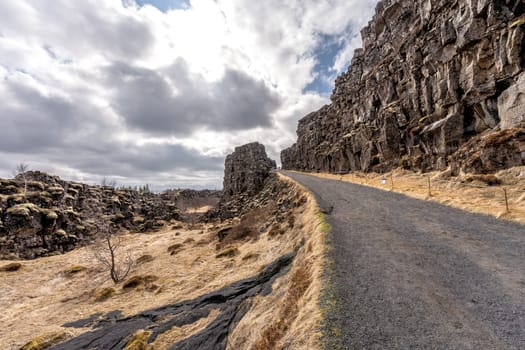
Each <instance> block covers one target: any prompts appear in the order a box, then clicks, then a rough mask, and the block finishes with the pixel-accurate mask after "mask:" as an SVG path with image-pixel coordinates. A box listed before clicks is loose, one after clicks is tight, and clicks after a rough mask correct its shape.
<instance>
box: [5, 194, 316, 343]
mask: <svg viewBox="0 0 525 350" xmlns="http://www.w3.org/2000/svg"><path fill="white" fill-rule="evenodd" d="M294 186H295V187H294V190H295V191H297V193H298V194H299V195H303V194H304V193H305V192H303V190H302V189H300V188H299V186H298V185H294ZM305 195H306V196H307V198H308V200H307V203H306V204H305V205H304V206H301V207H299V208H296V209H294V215H296V218H295V219H294V220H292V221H290V222H289V223H288V225H290V224H292V225H293V228H290V227H286V226H285V227H286V229H285V230H284V231H285V232H284V233H283V234H282V235H277V236H275V237H270V235H269V234H268V233H264V234H261V235H260V236H259V237H257V238H253V237H249V238H247V239H245V240H242V241H239V242H233V243H232V244H230V246H229V247H225V248H221V250H217V239H216V232H217V230H218V229H219V228H220V227H211V226H210V225H208V226H206V225H201V224H198V225H192V228H193V229H189V228H188V226H185V225H184V228H182V229H181V228H180V226H181V225H173V226H174V227H178V229H177V230H165V231H161V232H155V233H148V234H125V235H123V236H122V238H123V242H124V243H125V247H126V249H129V250H130V251H132V252H133V256H134V259H139V258H142V259H141V263H140V264H136V265H135V266H134V268H133V271H132V273H131V274H130V277H128V279H130V278H136V279H137V278H138V279H141V281H142V280H144V281H146V279H145V277H144V276H146V277H148V276H149V277H155V278H150V279H148V281H150V280H151V283H149V282H148V283H146V282H147V281H146V282H144V283H138V284H136V285H134V288H128V289H124V288H122V286H123V284H124V283H125V281H124V282H123V283H120V284H118V285H114V284H113V282H112V281H111V280H110V279H109V274H108V273H107V271H104V270H103V269H101V268H100V267H99V266H98V264H97V262H96V260H95V259H94V258H93V257H92V253H90V251H89V249H87V248H81V249H77V250H75V251H72V252H69V253H66V254H64V255H57V256H52V257H45V258H40V259H36V260H29V261H24V262H23V268H22V269H20V270H18V271H14V272H2V273H0V285H2V293H1V294H0V305H2V306H3V307H2V311H3V312H2V314H0V324H2V327H1V328H0V348H2V349H4V348H5V349H10V348H20V347H21V346H22V345H24V344H26V343H28V342H29V341H31V340H32V339H34V338H35V337H37V336H39V335H42V334H50V333H53V332H55V333H56V332H63V331H64V328H63V327H61V325H62V324H64V323H67V322H72V321H75V320H79V319H83V318H86V317H88V316H90V315H92V314H94V313H106V312H109V311H113V310H122V312H123V313H124V314H125V315H132V314H135V313H138V312H140V311H143V310H145V309H150V308H155V307H159V306H162V305H166V304H170V303H175V302H178V301H182V300H186V299H192V298H195V297H197V296H200V295H203V294H205V293H209V292H211V291H213V290H216V289H219V288H221V287H223V286H226V285H228V284H231V283H233V282H235V281H238V280H241V279H244V278H247V277H250V276H253V275H254V274H256V273H258V272H259V271H261V270H262V269H263V268H264V266H266V265H268V264H269V263H271V262H272V261H274V260H275V259H276V258H278V257H280V256H281V255H283V254H285V253H288V252H290V251H294V250H295V251H296V252H297V257H296V259H295V261H294V264H293V266H292V269H291V273H289V274H286V275H284V276H282V277H280V278H278V279H277V280H276V282H275V283H274V286H273V287H274V292H273V293H272V294H270V295H268V296H265V297H257V298H255V300H254V303H253V308H252V309H251V310H250V311H249V312H248V314H247V315H246V316H245V318H243V320H242V321H241V323H240V324H239V325H238V327H237V328H236V329H235V330H234V331H233V332H232V334H231V336H230V343H231V344H237V346H230V348H231V349H249V348H251V346H252V345H253V344H255V343H256V342H257V341H262V340H261V339H263V338H264V337H267V336H268V333H269V332H270V330H269V329H270V327H272V326H273V325H275V324H277V322H278V319H277V318H276V317H277V316H279V317H281V318H282V317H286V321H287V323H286V328H281V331H280V333H279V334H278V337H276V339H274V344H278V346H280V345H279V344H290V343H292V344H294V345H293V348H294V349H315V348H317V341H318V337H319V335H318V334H317V332H316V330H317V325H318V322H319V320H320V313H319V311H318V306H317V300H318V297H319V291H320V282H319V281H320V276H321V271H322V263H323V254H324V233H323V232H322V230H321V228H320V226H321V224H320V222H319V219H318V218H317V216H316V214H317V210H318V209H317V207H316V203H315V200H314V199H313V198H312V196H310V195H309V194H305ZM238 221H239V220H236V221H235V222H238ZM228 224H229V223H224V225H228ZM285 225H286V224H285ZM221 227H222V226H221ZM179 244H180V245H181V246H180V248H178V249H177V253H176V254H174V255H171V254H170V253H171V252H170V251H168V248H169V247H172V246H174V245H179ZM228 248H232V249H233V250H234V251H235V252H236V254H232V255H228V254H227V255H225V256H222V257H220V258H217V257H216V256H217V255H218V254H220V253H221V251H223V250H222V249H228ZM144 256H149V257H148V258H147V259H145V258H143V257H144ZM150 257H151V258H152V259H151V258H150ZM11 262H12V261H4V262H2V264H0V265H5V264H9V263H11ZM135 276H139V277H135ZM294 276H295V277H294ZM297 276H303V277H304V276H307V277H306V278H305V281H308V283H306V284H298V283H297ZM294 278H295V282H294V283H291V282H293V281H294ZM301 278H302V277H301ZM153 279H154V281H153ZM151 284H154V285H155V286H154V287H155V288H152V286H151ZM290 286H292V287H290ZM107 291H111V292H109V293H108V292H107ZM101 294H104V296H103V297H101ZM283 295H284V296H285V297H284V298H283ZM283 310H288V311H289V312H283ZM216 315H217V312H216V311H213V312H211V313H210V315H209V316H208V317H207V318H205V319H201V320H199V321H197V322H196V323H195V324H192V325H186V326H184V327H181V328H176V329H175V328H174V329H172V330H170V331H168V332H166V333H165V334H163V335H162V336H160V337H158V338H157V340H156V341H155V343H154V344H153V346H152V347H151V348H152V349H165V348H167V347H168V344H172V343H173V342H175V341H177V340H180V339H183V338H185V337H188V336H189V335H191V334H193V333H195V332H197V331H199V330H201V329H203V328H204V327H205V326H206V325H207V324H209V322H211V321H212V320H213V319H214V318H215V316H216ZM67 331H68V332H70V334H71V336H74V335H77V334H79V333H82V332H85V331H86V329H67ZM265 332H266V334H265Z"/></svg>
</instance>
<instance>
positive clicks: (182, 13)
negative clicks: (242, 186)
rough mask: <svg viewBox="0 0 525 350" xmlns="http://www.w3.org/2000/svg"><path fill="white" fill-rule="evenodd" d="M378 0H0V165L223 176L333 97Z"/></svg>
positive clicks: (199, 182) (198, 179)
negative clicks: (240, 150)
mask: <svg viewBox="0 0 525 350" xmlns="http://www.w3.org/2000/svg"><path fill="white" fill-rule="evenodd" d="M376 2H377V1H376V0H286V1H282V0H264V1H254V0H188V1H186V0H82V1H78V0H16V1H0V100H1V101H2V103H0V157H1V158H0V159H1V161H0V177H11V176H12V171H13V169H15V167H16V165H17V164H19V163H26V164H28V165H29V168H30V169H34V170H43V171H47V172H50V173H53V174H57V175H59V176H61V177H63V178H65V179H69V180H78V181H85V182H88V183H100V181H101V180H102V179H103V178H107V179H111V180H114V181H116V182H117V183H118V184H121V185H128V184H129V185H138V184H145V183H148V184H150V186H152V187H153V188H155V189H162V188H167V187H192V188H220V187H221V186H222V171H223V165H224V157H225V155H227V154H229V153H231V152H232V151H233V148H234V147H235V146H238V145H241V144H244V143H247V142H252V141H260V142H262V143H264V144H265V145H266V148H267V151H268V153H269V154H270V156H271V157H272V158H274V159H278V157H279V152H280V150H281V149H283V148H285V147H288V146H290V145H291V144H292V143H293V142H294V140H295V129H296V123H297V121H298V120H299V119H300V118H301V117H303V116H304V115H306V114H307V113H309V112H311V111H313V110H315V109H317V108H319V107H321V106H322V105H323V104H325V103H328V101H329V95H330V92H331V90H332V87H333V80H334V78H335V77H336V76H337V74H339V73H341V72H343V71H345V70H346V69H347V67H348V64H349V63H350V60H351V58H352V54H353V50H354V49H355V48H357V47H359V46H360V45H361V42H360V37H359V31H360V28H361V27H363V26H364V25H365V24H366V23H367V22H368V20H369V19H370V18H371V16H372V14H373V9H374V7H375V4H376Z"/></svg>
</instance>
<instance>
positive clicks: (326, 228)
mask: <svg viewBox="0 0 525 350" xmlns="http://www.w3.org/2000/svg"><path fill="white" fill-rule="evenodd" d="M317 219H318V220H319V228H320V229H321V232H323V233H328V232H330V230H331V229H332V227H331V226H330V224H329V223H328V221H327V219H326V215H325V214H323V213H321V212H319V213H317Z"/></svg>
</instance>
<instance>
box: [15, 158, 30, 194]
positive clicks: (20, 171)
mask: <svg viewBox="0 0 525 350" xmlns="http://www.w3.org/2000/svg"><path fill="white" fill-rule="evenodd" d="M28 169H29V165H27V164H26V163H19V164H17V165H16V170H15V171H14V175H15V177H17V176H18V175H20V176H21V177H22V181H24V197H25V196H26V193H27V177H26V172H27V170H28Z"/></svg>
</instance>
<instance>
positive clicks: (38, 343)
mask: <svg viewBox="0 0 525 350" xmlns="http://www.w3.org/2000/svg"><path fill="white" fill-rule="evenodd" d="M68 337H69V333H67V332H54V333H48V334H44V335H41V336H38V337H36V338H34V339H33V340H31V341H30V342H29V343H27V344H25V345H24V346H22V347H21V348H20V350H44V349H47V348H49V347H51V346H53V345H56V344H58V343H60V342H61V341H64V340H66V339H67V338H68Z"/></svg>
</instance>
